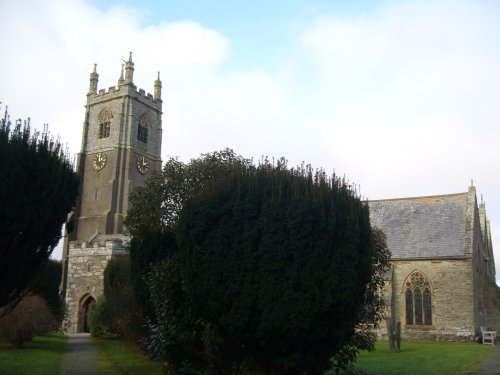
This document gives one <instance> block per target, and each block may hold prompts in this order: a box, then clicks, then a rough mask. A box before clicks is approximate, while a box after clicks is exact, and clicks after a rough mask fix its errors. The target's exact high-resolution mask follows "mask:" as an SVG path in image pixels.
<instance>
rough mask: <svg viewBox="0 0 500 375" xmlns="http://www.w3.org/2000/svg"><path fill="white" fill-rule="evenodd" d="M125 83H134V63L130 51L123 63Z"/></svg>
mask: <svg viewBox="0 0 500 375" xmlns="http://www.w3.org/2000/svg"><path fill="white" fill-rule="evenodd" d="M125 83H126V84H130V85H133V84H134V63H133V62H132V52H130V55H129V57H128V61H127V62H126V63H125Z"/></svg>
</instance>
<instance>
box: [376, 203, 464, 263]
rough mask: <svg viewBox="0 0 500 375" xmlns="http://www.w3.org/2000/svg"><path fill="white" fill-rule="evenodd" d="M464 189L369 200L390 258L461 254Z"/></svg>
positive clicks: (462, 252)
mask: <svg viewBox="0 0 500 375" xmlns="http://www.w3.org/2000/svg"><path fill="white" fill-rule="evenodd" d="M467 197H468V194H467V193H460V194H450V195H437V196H430V197H417V198H402V199H387V200H376V201H369V202H368V204H369V206H370V220H371V223H372V225H375V226H377V227H379V228H380V229H382V230H383V231H384V232H385V234H386V236H387V245H388V247H389V250H390V251H391V253H392V258H434V257H450V256H451V257H453V256H464V255H465V249H466V211H467Z"/></svg>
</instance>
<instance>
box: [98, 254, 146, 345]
mask: <svg viewBox="0 0 500 375" xmlns="http://www.w3.org/2000/svg"><path fill="white" fill-rule="evenodd" d="M104 297H105V299H106V305H107V309H108V312H109V315H110V317H111V319H110V329H111V331H112V332H113V333H117V334H118V335H120V336H122V337H124V338H126V339H130V340H134V341H136V340H138V339H141V338H142V337H143V336H145V334H146V328H145V326H146V320H145V319H144V318H143V315H142V309H141V306H139V305H138V304H137V302H136V299H135V294H134V288H133V286H132V275H131V272H130V258H129V257H126V256H120V257H116V258H112V259H111V260H110V261H109V262H108V264H107V266H106V269H105V270H104Z"/></svg>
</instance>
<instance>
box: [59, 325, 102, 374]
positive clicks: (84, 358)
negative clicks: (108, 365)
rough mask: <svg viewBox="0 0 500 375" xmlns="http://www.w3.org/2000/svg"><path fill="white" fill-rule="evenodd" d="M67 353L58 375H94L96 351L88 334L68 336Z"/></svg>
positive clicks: (95, 371)
mask: <svg viewBox="0 0 500 375" xmlns="http://www.w3.org/2000/svg"><path fill="white" fill-rule="evenodd" d="M68 337H69V339H68V344H67V352H66V353H65V354H64V358H63V361H62V363H61V369H60V371H59V374H60V375H96V374H98V372H97V350H96V348H95V346H94V345H92V344H91V343H90V335H89V334H88V333H75V334H68Z"/></svg>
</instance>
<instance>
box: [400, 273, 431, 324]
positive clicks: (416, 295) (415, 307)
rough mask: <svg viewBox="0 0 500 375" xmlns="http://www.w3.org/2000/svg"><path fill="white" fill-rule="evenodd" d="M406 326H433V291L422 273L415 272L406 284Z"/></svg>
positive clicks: (407, 279)
mask: <svg viewBox="0 0 500 375" xmlns="http://www.w3.org/2000/svg"><path fill="white" fill-rule="evenodd" d="M404 294H405V303H406V325H409V326H430V325H432V290H431V284H430V282H429V280H427V278H426V277H425V276H424V274H423V273H422V272H419V271H414V272H413V273H412V274H411V275H410V276H408V277H407V278H406V281H405V284H404Z"/></svg>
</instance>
